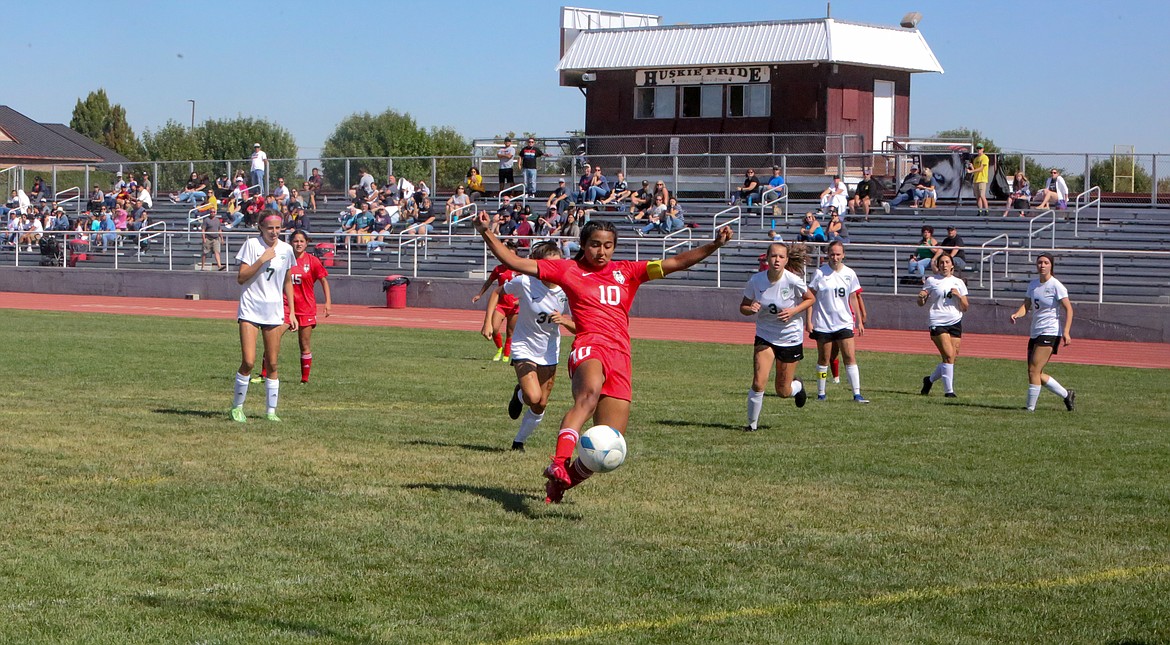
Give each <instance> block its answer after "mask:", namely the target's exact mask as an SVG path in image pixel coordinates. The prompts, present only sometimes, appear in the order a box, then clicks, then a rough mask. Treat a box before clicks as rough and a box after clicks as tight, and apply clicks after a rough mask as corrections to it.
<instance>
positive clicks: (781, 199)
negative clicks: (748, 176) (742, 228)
mask: <svg viewBox="0 0 1170 645" xmlns="http://www.w3.org/2000/svg"><path fill="white" fill-rule="evenodd" d="M769 194H772V195H774V196H775V199H772V200H769V199H768V195H769ZM776 204H781V206H780V212H781V214H782V215H783V216H784V223H785V224H787V223H788V184H781V185H779V186H773V187H771V188H769V189H768V190H765V191H764V192H763V194H761V195H760V228H761V229H763V228H764V220H766V219H768V209H769V208H772V210H773V213H772V226H771V228H776V214H775V206H776Z"/></svg>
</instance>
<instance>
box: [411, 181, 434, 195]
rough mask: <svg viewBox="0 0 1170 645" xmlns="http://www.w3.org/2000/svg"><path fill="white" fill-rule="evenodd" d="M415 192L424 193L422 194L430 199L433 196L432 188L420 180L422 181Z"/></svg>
mask: <svg viewBox="0 0 1170 645" xmlns="http://www.w3.org/2000/svg"><path fill="white" fill-rule="evenodd" d="M414 192H416V193H422V194H424V195H426V196H427V197H430V196H431V187H430V186H428V185H427V182H425V181H423V180H421V179H420V180H418V185H417V186H416V187H415V189H414Z"/></svg>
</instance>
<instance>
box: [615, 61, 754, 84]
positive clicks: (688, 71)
mask: <svg viewBox="0 0 1170 645" xmlns="http://www.w3.org/2000/svg"><path fill="white" fill-rule="evenodd" d="M768 72H769V70H768V67H767V66H764V65H756V66H752V67H738V66H732V67H683V68H676V69H640V70H638V75H637V79H638V87H647V86H652V85H726V84H730V83H767V82H768V78H769V74H768Z"/></svg>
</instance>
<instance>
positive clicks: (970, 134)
mask: <svg viewBox="0 0 1170 645" xmlns="http://www.w3.org/2000/svg"><path fill="white" fill-rule="evenodd" d="M934 136H935V137H936V138H938V139H967V140H970V141H971V142H972V143H974V144H980V143H982V144H983V151H984V152H986V153H988V154H993V153H997V152H999V146H997V145H995V142H994V141H992V140H991V138H990V137H987V136H985V135H984V134H983V133H982V132H980V131H978V130H975V129H972V128H966V127H960V128H951V129H950V130H942V131H941V132H936V133H934Z"/></svg>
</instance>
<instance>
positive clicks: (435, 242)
mask: <svg viewBox="0 0 1170 645" xmlns="http://www.w3.org/2000/svg"><path fill="white" fill-rule="evenodd" d="M445 200H446V195H440V196H438V197H437V198H436V199H435V200H434V203H435V204H436V208H437V209H440V210H441V208H442V206H441V205H442V204H443V203H444V202H445ZM341 203H342V202H341V200H340V199H339V198H338V197H337V196H334V198H333V199H330V201H329V209H328V211H326V210H325V209H324V208H322V209H321V211H320V212H318V213H316V214H313V215H312V218H311V221H312V224H313V232H314V234H315V237H318V238H321V239H325V238H327V237H328V234H329V233H330V232H332V231H333V230H334V229H335V228H336V219H335V218H336V213H335V211H336V210H339V204H341ZM487 203H488V205H493V206H494V203H495V202H494V200H489V201H488V202H487ZM536 203H539V204H540V207H541V209H543V200H538V202H536ZM682 204H683V207H684V211H685V214H686V219H687V221H688V222H691V223H697V224H698V225H699V227H698V228H697V229H695V230H694V231H693V234H694V236H695V239H696V240H697V241H700V240H703V239H708V238H710V236H711V219H712V217H713V215H714V214H715V213H717V212H719V211H721V210H723V209H725V208H726V207H727V206H726V203H725V202H721V201H716V200H712V199H708V200H686V199H684V200H683V201H682ZM534 205H535V204H534ZM811 208H812V206H811V205H810V203H809V202H796V201H794V202H793V203H792V204H791V205H790V208H789V210H790V214H789V218H788V223H787V224H785V223H784V222H783V219H782V218H781V219H778V220H777V221H776V228H777V231H778V232H779V233H780V234H781V235H782V236H783V237H784V239H785V240H792V239H794V238H795V236H796V231H797V229H798V227H799V224H798V222H799V221H800V215H801V214H802V213H803V212H804V211H806V210H810V209H811ZM744 212H745V218H744V221H743V222H742V223H741V229H740V230H741V237H740V238H739V239H738V240H737V241H734V242H732V243H731V244H729V245H728V247H727V248H725V249H724V251H723V253H722V257H721V258H720V261H719V263H720V264H721V272H722V280H721V284H722V286H724V287H739V286H741V285H742V284H743V282H744V281H745V280H746V279H747V277H748V276H749V275H750V274H751V273H752V272H754V271H756V270H757V266H758V265H757V257H758V256H759V254H760V253H762V252H763V248H764V244H765V243H766V242H767V241H768V237H767V231H768V229H769V228H770V227H771V223H772V219H773V218H772V217H771V215H769V216H767V217H766V218H765V220H764V221H763V227H761V219H760V214H759V213H760V211H759V208H758V207H756V208H753V209H751V210H750V211H748V210H747V209H744ZM749 212H750V214H747V213H749ZM1058 214H1059V215H1060V218H1059V219H1058V223H1057V230H1056V248H1058V249H1084V250H1087V251H1088V250H1100V249H1104V250H1121V251H1170V213H1167V212H1166V211H1165V210H1163V209H1149V208H1146V209H1141V208H1123V207H1116V206H1106V207H1104V208H1102V210H1101V226H1100V228H1098V227H1097V226H1096V214H1095V212H1093V213H1091V214H1090V213H1088V212H1086V213H1082V215H1081V221H1080V225H1079V232H1080V235H1079V236H1074V235H1073V223H1072V221H1071V220H1067V221H1066V220H1065V219H1064V218H1065V217H1066V216H1069V217H1071V215H1072V211H1071V210H1070V211H1063V212H1059V213H1058ZM151 215H152V218H153V220H154V221H165V222H167V227H168V231H169V233H170V240H171V244H172V246H173V262H174V268H175V269H176V270H193V269H194V268H195V265H196V263H197V262H198V261H199V254H200V237H199V233H198V231H192V232H191V234H190V236H188V234H187V232H186V218H187V208H186V207H184V206H179V205H171V204H166V203H159V204H156V206H155V208H154V209H153V210H152V212H151ZM592 217H596V218H601V219H605V220H609V221H612V222H614V223H615V224H616V225H617V226H618V228H619V230H620V231H621V232H622V235H623V239H622V243H621V244H620V245H619V252H618V255H617V257H618V258H619V259H621V258H626V259H633V258H634V257H635V256H637V257H639V258H642V259H645V258H651V257H657V256H659V255H661V250H662V242H661V239H660V238H658V237H656V236H647V237H646V238H638V237H637V236H636V235H635V234H634V227H633V225H631V224H630V223H629V222H627V221H626V219H625V217H624V214H622V213H619V212H616V211H605V212H596V213H594V214H593V215H592ZM439 219H440V220H441V219H442V217H440V218H439ZM1044 221H1048V220H1044ZM924 223H930V224H932V225H934V226H935V228H936V237H938V238H939V239H941V238H942V237H943V236H944V234H945V233H944V230H945V227H946V225H947V224H952V223H953V224H955V225H956V226H957V227H958V229H959V233H960V235H962V237H963V238H964V240H965V241H966V243H967V246H968V248H967V261H968V267H969V268H968V270H967V271H966V272H964V277H965V278H966V279H967V281H968V284H969V285H970V288H971V291H972V293H973V294H974V295H975V296H986V295H987V293H988V289H987V286H989V285H988V284H986V282H987V280H986V278H985V286H982V287H981V286H980V285H979V273H980V272H979V265H980V261H979V260H980V248H979V247H980V245H981V244H983V243H984V242H986V241H987V240H989V239H991V238H993V237H995V236H997V235H1000V234H1002V233H1006V234H1008V236H1009V237H1010V240H1011V244H1012V247H1011V252H1010V254H1009V262H1008V275H1007V277H1006V278H1005V277H1004V275H1003V265H1002V259H1001V258H997V259H996V261H995V270H996V271H997V275H996V278H995V295H996V296H997V297H1000V298H1006V297H1011V296H1013V294H1019V293H1023V291H1024V289H1025V287H1026V284H1027V282H1028V281H1029V280H1031V279H1032V278H1033V277H1034V273H1035V272H1034V269H1033V266H1032V263H1031V262H1030V261H1029V260H1028V240H1027V238H1028V226H1029V220H1028V219H1026V218H1021V217H1017V216H1014V215H1013V216H1012V217H1007V218H1004V217H999V216H998V215H994V216H992V217H978V216H977V215H976V214H975V210H974V208H973V207H968V206H963V207H960V208H958V209H955V208H954V206H953V204H943V205H940V206H939V207H937V208H934V209H922V210H918V211H917V212H915V211H913V210H911V209H902V210H900V211H898V212H897V214H893V215H885V214H882V213H881V211H880V210H876V211H875V212H874V213H873V214H871V217H870V221H869V222H848V227H849V234H850V247H852V248H848V247H847V258H846V262H847V263H848V264H849V265H850V266H851V267H853V268H854V270H856V271H857V273H858V275H859V276H861V279H862V281H863V284H864V285H865V288H866V290H867V291H869V292H873V293H893V292H894V291H895V288H897V290H898V293H909V292H916V287H915V286H914V285H911V284H910V283H909V281H905V280H904V278H905V276H906V262H905V260H906V258H907V257H908V255H909V253H910V247H911V246H912V245H914V244H915V243H916V242H917V240H918V229H919V227H920V226H921V225H922V224H924ZM1038 224H1039V223H1038ZM460 230H461V232H462V233H463V235H462V236H457V237H456V238H455V239H454V240H453V241H452V243H451V244H448V242H447V236H446V227H445V226H436V227H435V231H436V233H435V235H433V236H431V238H430V240H429V244H428V247H427V256H426V257H424V256H423V255H422V254H420V255H419V257H418V273H419V275H423V276H429V277H437V278H468V277H482V270H483V268H484V253H483V244H482V243H481V242H480V241H479V240H478V239H476V238H474V237H472V236H470V235H469V234H470V233H471V229H470V227H461V229H460ZM891 243H893V244H903V245H906V248H904V249H901V250H899V251H897V253H896V254H895V252H894V251H893V250H891V249H889V248H886V249H874V248H864V246H856V245H859V244H860V245H864V244H891ZM1051 245H1052V236H1051V233H1050V232H1047V231H1046V232H1044V233H1042V234H1040V235H1038V236H1037V237H1036V238H1035V239H1034V246H1035V250H1034V251H1033V257H1034V255H1035V253H1039V252H1040V251H1042V250H1046V249H1048V248H1050V247H1051ZM162 247H163V245H162V244H161V243H160V241H158V240H156V243H154V244H152V246H151V249H150V250H149V251H148V253H147V254H145V255H141V256H140V255H137V254H136V252H135V251H136V249H135V248H134V246H133V244H128V245H124V246H123V247H122V248H121V251H120V255H119V256H118V258H117V264H118V268H119V269H120V270H139V269H155V270H158V269H162V270H166V269H167V267H168V258H167V256H166V254H165V253H163V249H162ZM236 248H237V243H235V242H233V243H231V244H230V245H229V249H231V254H232V255H234V250H235V249H236ZM403 252H404V255H403V258H402V269H403V270H405V271H406V272H411V271H412V270H413V269H412V264H413V250H412V248H410V247H407V248H404V249H403ZM13 253H14V251H13V249H11V248H5V249H3V250H2V251H0V264H2V265H4V266H11V265H12V264H13V257H12V256H13ZM895 256H896V258H897V259H896V260H895ZM38 260H39V257H37V256H29V255H27V254H24V253H22V255H21V264H22V265H35V264H37V261H38ZM398 262H399V256H398V250H397V249H395V248H393V247H387V248H386V249H385V250H384V251H383V252H381V253H367V252H366V251H365V249H364V247H358V246H356V245H355V247H354V248H353V249H352V251H351V252H347V251H346V250H345V249H344V247H343V245H339V247H338V250H337V254H336V257H335V265H334V266H333V267H332V268H331V272H332V273H333V274H334V275H346V274H347V273H352V274H354V275H381V274H386V273H400V272H403V271H402V270H399V268H398ZM114 263H115V258H114V252H113V251H112V250H111V251H107V252H105V253H103V252H101V250H100V245H99V246H97V248H95V249H93V250H91V251H90V253H89V257H88V259H87V260H86V261H85V262H83V263H81V266H83V267H108V268H113V266H114ZM233 263H234V260H233ZM491 264H494V263H493V262H491V261H490V260H489V266H490V265H491ZM716 264H717V262H716V259H715V258H714V257H712V258H710V259H708V260H707V261H705V262H704V263H702V264H701V265H700V266H698V267H696V268H695V269H693V270H692V271H688V272H685V273H682V274H676V275H674V276H671V278H670V281H669V282H670V283H671V284H673V285H680V284H690V285H703V286H714V285H715V284H716V282H717V272H716ZM1102 271H1103V274H1104V283H1105V298H1104V299H1105V301H1106V302H1131V303H1148V304H1170V262H1167V261H1166V258H1164V257H1152V256H1144V257H1143V256H1141V255H1124V254H1120V255H1119V254H1107V255H1106V256H1105V261H1104V265H1103V270H1102V268H1101V265H1100V263H1099V257H1098V255H1097V254H1095V253H1085V254H1068V253H1066V254H1063V255H1061V256H1060V257H1059V258H1058V263H1057V270H1056V274H1057V276H1059V277H1060V278H1061V280H1062V281H1063V282H1064V283H1065V285H1066V286H1068V288H1069V291H1070V293H1071V295H1072V297H1073V299H1074V300H1077V301H1089V302H1095V301H1096V300H1097V298H1098V275H1099V273H1100V272H1102Z"/></svg>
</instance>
